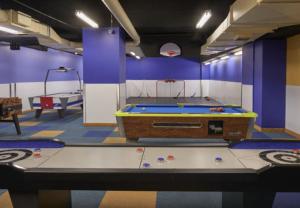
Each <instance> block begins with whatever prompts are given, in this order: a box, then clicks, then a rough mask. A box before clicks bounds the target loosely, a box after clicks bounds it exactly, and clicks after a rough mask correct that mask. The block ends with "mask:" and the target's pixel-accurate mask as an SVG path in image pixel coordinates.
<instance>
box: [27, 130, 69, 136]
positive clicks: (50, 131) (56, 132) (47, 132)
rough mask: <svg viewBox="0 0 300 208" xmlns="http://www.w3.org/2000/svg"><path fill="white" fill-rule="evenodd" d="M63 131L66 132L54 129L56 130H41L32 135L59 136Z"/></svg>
mask: <svg viewBox="0 0 300 208" xmlns="http://www.w3.org/2000/svg"><path fill="white" fill-rule="evenodd" d="M62 133H64V131H54V130H48V131H39V132H37V133H35V134H33V135H32V136H31V137H57V136H58V135H60V134H62Z"/></svg>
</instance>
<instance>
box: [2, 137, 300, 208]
mask: <svg viewBox="0 0 300 208" xmlns="http://www.w3.org/2000/svg"><path fill="white" fill-rule="evenodd" d="M299 148H300V142H299V141H279V140H277V141H272V140H266V141H264V140H259V141H255V140H246V141H243V142H239V143H234V144H230V145H228V144H213V145H212V144H204V143H203V144H201V145H200V144H197V146H196V145H194V146H184V145H181V146H162V145H151V146H147V145H144V146H138V145H134V144H130V145H98V146H88V145H73V146H72V145H69V146H66V145H65V144H64V143H63V142H60V141H56V140H22V141H20V140H7V141H3V140H2V141H0V188H3V189H8V190H9V193H10V196H11V199H12V202H13V205H14V208H21V207H22V208H37V207H43V199H48V207H49V203H52V205H53V206H52V207H58V205H54V203H56V202H57V203H62V202H65V204H64V205H65V206H66V207H70V190H72V189H75V190H135V191H141V190H144V191H213V192H223V197H222V203H223V207H245V208H250V207H251V208H253V207H256V208H259V207H264V208H270V207H272V203H273V200H274V197H275V194H276V192H299V191H300V180H299V174H300V151H299ZM56 197H58V198H56ZM49 199H51V200H49ZM49 201H50V202H49ZM60 206H61V205H60Z"/></svg>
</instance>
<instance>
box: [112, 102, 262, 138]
mask: <svg viewBox="0 0 300 208" xmlns="http://www.w3.org/2000/svg"><path fill="white" fill-rule="evenodd" d="M217 107H222V108H223V110H224V111H223V112H211V108H217ZM256 116H257V115H256V114H255V113H253V112H247V111H246V110H244V109H242V108H240V107H235V106H213V107H212V106H198V105H184V104H178V105H151V104H149V105H143V104H138V105H127V106H126V107H125V108H124V109H121V110H119V111H118V112H117V113H116V118H117V122H118V126H119V129H120V132H121V135H122V136H124V137H126V138H127V139H128V140H137V139H138V138H224V139H225V140H240V139H247V138H251V135H252V130H253V126H254V122H255V118H256Z"/></svg>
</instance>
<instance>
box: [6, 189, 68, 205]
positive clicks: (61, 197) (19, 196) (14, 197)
mask: <svg viewBox="0 0 300 208" xmlns="http://www.w3.org/2000/svg"><path fill="white" fill-rule="evenodd" d="M9 194H10V198H11V201H12V204H13V207H14V208H52V207H55V208H71V207H72V200H71V191H70V190H42V191H37V190H29V191H28V190H26V191H14V190H10V191H9ZM53 199H55V200H53Z"/></svg>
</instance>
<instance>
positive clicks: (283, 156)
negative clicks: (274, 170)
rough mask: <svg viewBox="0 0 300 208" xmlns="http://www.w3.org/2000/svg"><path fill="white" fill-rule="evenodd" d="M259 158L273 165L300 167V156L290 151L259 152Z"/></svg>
mask: <svg viewBox="0 0 300 208" xmlns="http://www.w3.org/2000/svg"><path fill="white" fill-rule="evenodd" d="M259 156H260V158H261V159H263V160H265V161H267V162H270V163H272V164H274V165H300V154H299V153H294V152H291V151H283V150H269V151H264V152H261V153H260V154H259Z"/></svg>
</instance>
